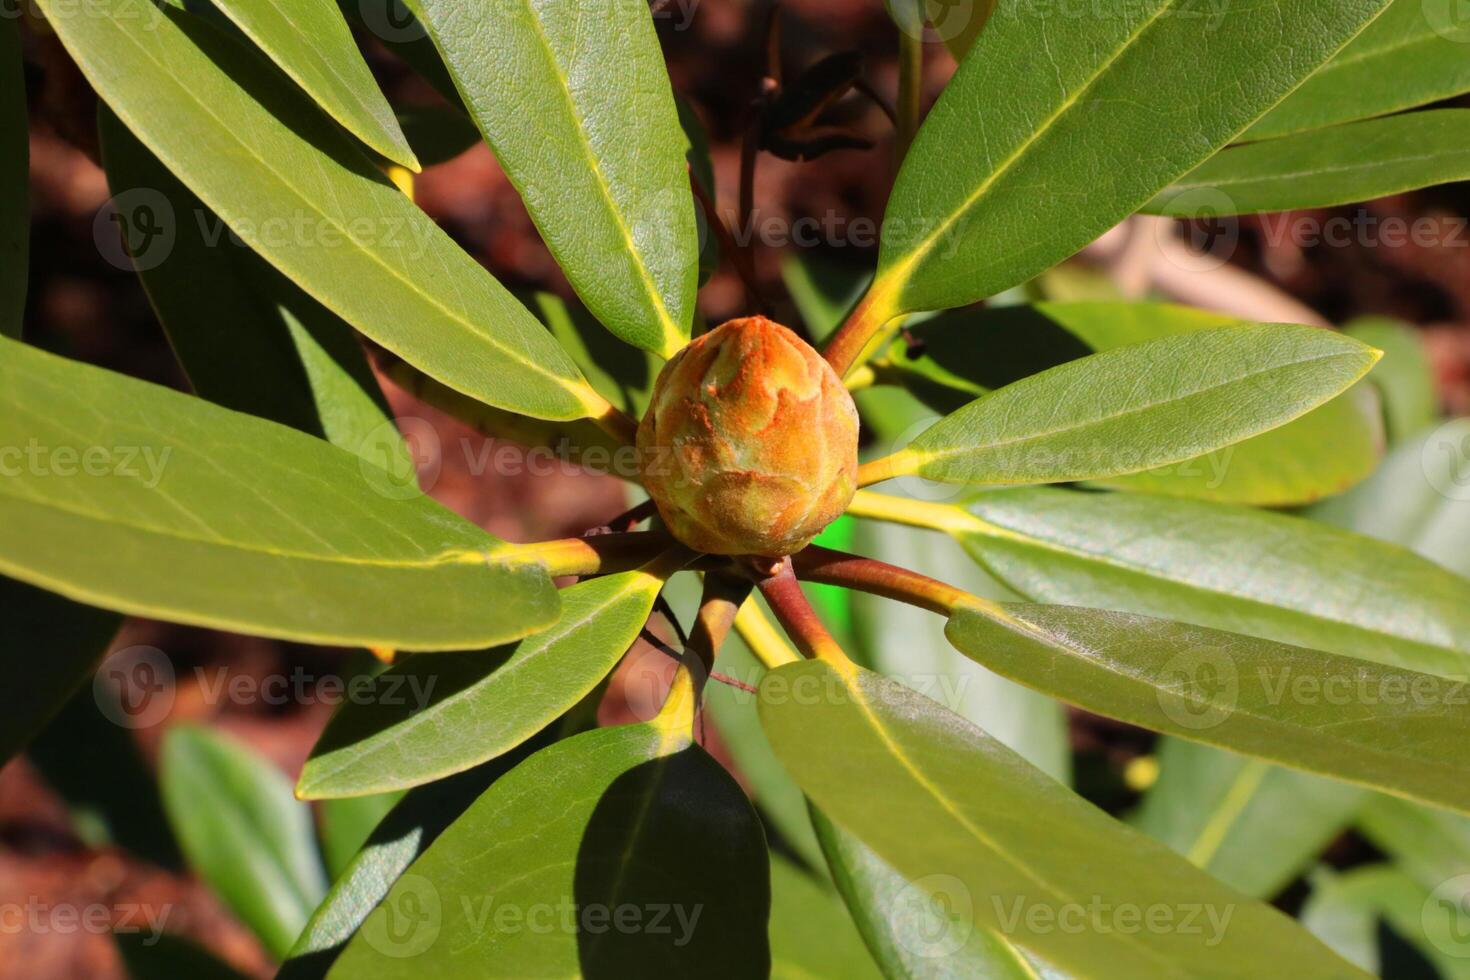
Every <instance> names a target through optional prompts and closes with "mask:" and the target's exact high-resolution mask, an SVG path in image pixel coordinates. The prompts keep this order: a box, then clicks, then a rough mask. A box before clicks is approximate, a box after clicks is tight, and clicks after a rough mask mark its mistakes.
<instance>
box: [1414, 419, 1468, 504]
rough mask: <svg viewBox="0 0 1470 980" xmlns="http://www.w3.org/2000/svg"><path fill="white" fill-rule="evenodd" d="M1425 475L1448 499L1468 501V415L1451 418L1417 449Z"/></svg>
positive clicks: (1431, 484)
mask: <svg viewBox="0 0 1470 980" xmlns="http://www.w3.org/2000/svg"><path fill="white" fill-rule="evenodd" d="M1419 462H1420V465H1421V466H1422V467H1423V469H1424V478H1425V479H1426V480H1428V481H1429V485H1430V486H1432V487H1433V488H1434V489H1435V490H1436V491H1437V492H1438V493H1439V494H1440V496H1442V497H1444V498H1445V499H1447V500H1454V501H1461V502H1463V501H1470V418H1464V419H1454V420H1453V421H1450V422H1446V423H1445V424H1444V425H1441V426H1440V427H1439V428H1438V429H1435V430H1434V432H1432V433H1431V434H1430V436H1429V438H1428V439H1426V440H1425V441H1424V447H1423V449H1421V450H1420V455H1419Z"/></svg>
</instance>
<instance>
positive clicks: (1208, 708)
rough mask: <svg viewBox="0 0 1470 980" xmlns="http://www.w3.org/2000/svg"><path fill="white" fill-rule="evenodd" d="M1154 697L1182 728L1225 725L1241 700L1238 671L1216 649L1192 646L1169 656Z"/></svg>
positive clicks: (1198, 728)
mask: <svg viewBox="0 0 1470 980" xmlns="http://www.w3.org/2000/svg"><path fill="white" fill-rule="evenodd" d="M1157 691H1158V694H1157V697H1158V700H1159V707H1160V708H1162V709H1163V711H1164V714H1165V715H1167V716H1168V717H1169V720H1170V721H1173V722H1174V723H1175V724H1176V725H1179V726H1180V727H1181V728H1187V729H1190V730H1191V731H1203V730H1204V729H1207V728H1214V727H1215V726H1217V725H1219V724H1221V723H1222V722H1224V721H1225V720H1226V719H1227V718H1229V717H1230V715H1231V714H1232V713H1233V712H1234V711H1235V706H1236V703H1237V702H1238V701H1239V699H1240V672H1239V671H1238V670H1237V669H1236V666H1235V661H1234V660H1233V659H1231V657H1230V656H1229V655H1228V654H1227V653H1226V652H1225V651H1224V650H1221V649H1219V648H1218V647H1195V648H1193V649H1191V650H1185V651H1183V652H1181V653H1177V654H1175V655H1174V656H1173V657H1171V658H1170V659H1169V661H1168V663H1166V664H1164V666H1163V668H1162V669H1160V671H1159V677H1158V685H1157Z"/></svg>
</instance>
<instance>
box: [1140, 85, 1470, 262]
mask: <svg viewBox="0 0 1470 980" xmlns="http://www.w3.org/2000/svg"><path fill="white" fill-rule="evenodd" d="M1467 154H1470V109H1431V110H1428V111H1426V112H1414V113H1409V114H1407V115H1403V116H1391V117H1389V118H1387V119H1369V120H1366V121H1364V122H1355V123H1347V124H1346V125H1342V126H1334V127H1332V128H1331V129H1327V130H1323V131H1320V132H1311V133H1301V134H1298V135H1296V136H1286V137H1283V138H1281V139H1277V140H1268V141H1266V142H1264V143H1249V144H1247V145H1245V146H1237V147H1234V148H1232V149H1229V150H1226V151H1224V152H1223V153H1220V154H1218V155H1216V156H1214V157H1211V158H1210V159H1209V160H1207V161H1205V162H1204V163H1203V164H1201V165H1200V166H1199V168H1198V169H1196V170H1194V171H1192V172H1191V173H1190V174H1189V175H1188V176H1185V177H1181V178H1180V179H1179V180H1178V181H1176V182H1175V183H1173V184H1171V185H1170V186H1168V187H1166V188H1164V189H1163V190H1162V191H1160V192H1159V194H1158V196H1157V197H1155V198H1154V199H1153V200H1152V201H1150V202H1149V204H1148V206H1147V207H1146V208H1145V209H1144V210H1146V211H1148V212H1149V213H1150V214H1165V215H1171V216H1174V217H1179V218H1193V217H1219V216H1222V215H1231V214H1260V213H1263V212H1267V211H1291V210H1296V209H1305V208H1326V207H1332V206H1334V205H1338V204H1352V203H1354V202H1356V201H1371V200H1373V199H1374V198H1379V197H1387V196H1388V195H1390V194H1400V193H1403V192H1404V191H1413V190H1418V189H1419V188H1421V187H1432V186H1434V185H1435V184H1448V183H1451V182H1452V181H1457V180H1467V179H1470V164H1467V163H1466V157H1467ZM1384 234H1385V236H1390V237H1386V239H1385V244H1390V245H1391V244H1392V242H1393V238H1392V237H1391V236H1392V235H1393V233H1392V232H1391V231H1389V230H1388V229H1385V231H1384ZM1409 234H1410V229H1409V228H1408V226H1405V227H1404V228H1403V230H1402V231H1401V232H1400V233H1399V234H1398V241H1399V244H1400V247H1402V245H1403V244H1407V243H1408V241H1409Z"/></svg>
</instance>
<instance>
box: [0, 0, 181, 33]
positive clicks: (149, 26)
mask: <svg viewBox="0 0 1470 980" xmlns="http://www.w3.org/2000/svg"><path fill="white" fill-rule="evenodd" d="M21 3H22V0H0V19H4V18H9V17H19V16H22V14H21ZM164 8H165V5H164V4H159V3H155V2H153V0H51V2H50V3H48V4H46V20H47V21H49V22H51V23H53V24H54V23H57V22H60V21H66V20H77V19H80V18H84V17H87V18H95V19H97V20H111V21H116V22H120V23H130V22H133V21H140V22H142V25H143V29H144V30H147V31H151V30H153V29H155V28H156V27H157V26H158V22H159V19H160V18H162V17H165V16H167V14H166V13H165V10H164Z"/></svg>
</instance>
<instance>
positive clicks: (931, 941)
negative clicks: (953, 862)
mask: <svg viewBox="0 0 1470 980" xmlns="http://www.w3.org/2000/svg"><path fill="white" fill-rule="evenodd" d="M888 927H889V929H890V931H891V932H892V933H893V935H894V937H895V938H896V939H897V941H898V944H899V945H900V946H902V947H903V948H904V949H906V950H908V951H909V952H910V953H912V954H914V955H915V956H918V957H921V958H923V959H941V958H943V957H946V956H952V955H953V954H955V953H958V952H959V951H960V950H961V949H964V948H965V944H966V943H968V942H969V941H970V935H971V934H972V933H973V932H974V931H975V901H974V898H973V897H972V896H971V894H970V889H969V888H968V887H966V885H965V883H964V882H963V881H961V880H960V879H959V878H956V877H955V876H954V875H946V874H933V875H925V876H924V877H922V878H916V879H915V880H913V881H911V882H909V883H908V884H907V885H905V886H904V887H903V889H902V890H900V891H899V893H898V894H897V895H895V896H894V897H893V903H892V904H891V905H890V906H889V908H888Z"/></svg>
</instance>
